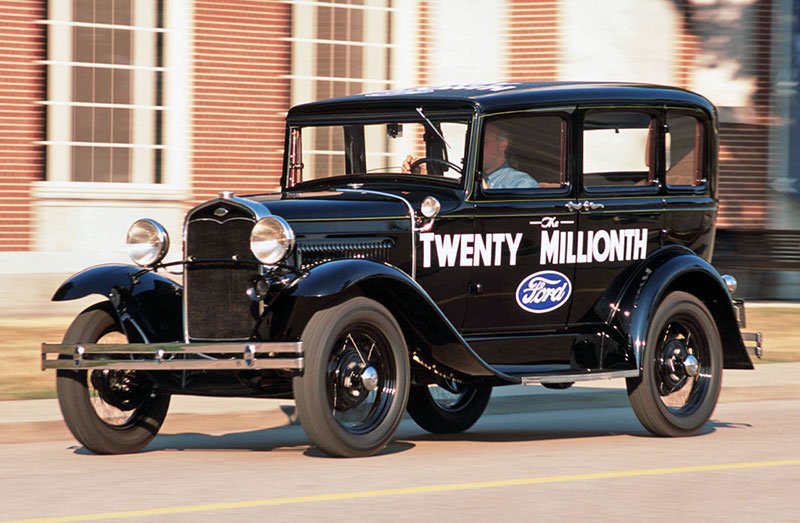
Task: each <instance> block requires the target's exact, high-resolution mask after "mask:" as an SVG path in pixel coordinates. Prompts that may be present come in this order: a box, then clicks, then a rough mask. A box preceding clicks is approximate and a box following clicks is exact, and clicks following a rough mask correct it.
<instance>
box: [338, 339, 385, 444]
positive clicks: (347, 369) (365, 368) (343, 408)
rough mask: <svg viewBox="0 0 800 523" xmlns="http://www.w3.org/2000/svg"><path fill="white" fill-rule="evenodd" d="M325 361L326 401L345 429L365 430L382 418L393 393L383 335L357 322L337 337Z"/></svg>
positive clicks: (377, 423)
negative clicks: (327, 359)
mask: <svg viewBox="0 0 800 523" xmlns="http://www.w3.org/2000/svg"><path fill="white" fill-rule="evenodd" d="M334 347H338V349H336V350H334V351H332V353H331V357H330V359H329V361H328V376H327V389H328V402H329V404H330V407H331V412H332V414H333V417H334V419H335V420H336V421H337V422H338V423H339V424H340V425H341V426H342V427H343V428H344V429H345V430H347V431H349V432H352V433H354V434H364V433H367V432H369V431H371V430H373V429H374V428H375V427H376V426H377V425H379V424H380V423H381V421H383V419H384V418H385V417H386V414H387V412H388V407H389V406H390V405H391V403H392V401H394V398H395V395H396V380H397V376H396V373H395V363H394V359H393V358H394V357H393V355H392V351H391V349H390V347H389V344H388V342H387V341H386V339H385V337H384V336H383V335H382V334H381V333H380V332H378V331H376V330H375V329H374V328H373V327H371V326H370V325H364V324H362V325H357V326H355V327H354V328H353V329H351V330H349V331H348V332H346V333H345V334H344V335H343V336H341V337H340V338H339V339H338V340H336V342H335V344H334Z"/></svg>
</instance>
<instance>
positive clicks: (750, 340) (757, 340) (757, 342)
mask: <svg viewBox="0 0 800 523" xmlns="http://www.w3.org/2000/svg"><path fill="white" fill-rule="evenodd" d="M733 311H734V313H736V323H737V324H739V329H740V330H741V329H744V328H745V327H746V326H747V317H746V316H745V314H744V300H733ZM742 341H744V346H745V348H746V349H747V352H748V353H750V354H752V355H753V356H755V357H756V358H758V359H761V358H762V357H763V356H764V348H763V346H762V343H763V342H764V336H763V335H762V334H761V333H760V332H742Z"/></svg>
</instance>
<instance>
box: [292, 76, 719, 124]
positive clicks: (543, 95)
mask: <svg viewBox="0 0 800 523" xmlns="http://www.w3.org/2000/svg"><path fill="white" fill-rule="evenodd" d="M582 103H606V104H616V103H619V104H626V105H627V104H648V105H650V104H657V105H662V104H663V105H681V106H697V107H701V108H703V109H705V110H706V111H707V112H708V113H709V114H713V113H714V111H715V110H714V106H713V105H712V104H711V102H709V101H708V100H707V99H706V98H704V97H703V96H701V95H699V94H696V93H693V92H691V91H687V90H684V89H680V88H677V87H669V86H663V85H652V84H636V83H611V82H497V83H484V84H451V85H443V86H435V87H412V88H408V89H397V90H391V91H377V92H371V93H363V94H357V95H352V96H343V97H339V98H330V99H327V100H321V101H318V102H312V103H308V104H303V105H298V106H296V107H293V108H292V109H291V110H290V111H289V115H288V117H289V118H290V119H291V118H292V117H303V116H311V115H315V114H319V115H322V114H328V115H330V114H333V113H335V112H340V111H349V110H352V109H354V108H356V107H358V108H363V109H367V110H369V109H377V108H379V107H382V108H383V109H391V108H392V107H397V108H407V107H417V106H420V105H422V106H432V107H442V108H443V107H453V108H456V107H461V108H464V109H468V108H469V109H473V110H474V109H477V110H479V111H482V112H484V111H485V112H491V111H496V110H500V109H513V108H519V107H531V106H539V105H542V106H547V105H558V104H564V105H576V104H582Z"/></svg>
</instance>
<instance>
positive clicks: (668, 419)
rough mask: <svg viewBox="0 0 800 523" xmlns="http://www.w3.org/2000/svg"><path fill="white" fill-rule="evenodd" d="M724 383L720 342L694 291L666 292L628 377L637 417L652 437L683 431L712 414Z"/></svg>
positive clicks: (690, 430)
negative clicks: (637, 365) (637, 368)
mask: <svg viewBox="0 0 800 523" xmlns="http://www.w3.org/2000/svg"><path fill="white" fill-rule="evenodd" d="M721 384H722V342H721V341H720V335H719V331H718V330H717V326H716V323H715V322H714V318H713V317H712V316H711V313H710V312H709V310H708V308H707V307H706V306H705V305H704V304H703V302H701V301H700V300H699V299H697V298H696V297H695V296H693V295H691V294H688V293H685V292H673V293H671V294H669V295H668V296H667V297H666V298H665V299H664V301H662V302H661V304H660V305H659V306H658V309H657V310H656V313H655V315H654V317H653V321H652V323H651V325H650V328H649V329H648V333H647V343H646V345H645V349H644V353H643V355H642V373H641V375H640V376H639V377H636V378H628V380H627V386H628V396H629V398H630V401H631V406H632V407H633V411H634V412H635V413H636V417H637V418H639V421H640V422H641V423H642V425H644V427H645V428H646V429H647V430H648V431H650V432H651V433H652V434H655V435H656V436H687V435H691V434H693V433H695V432H696V431H697V430H698V429H699V428H700V427H702V426H703V425H704V424H705V423H706V421H708V419H709V418H710V417H711V414H712V413H713V412H714V408H715V407H716V405H717V399H718V398H719V392H720V387H721Z"/></svg>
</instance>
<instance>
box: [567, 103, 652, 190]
mask: <svg viewBox="0 0 800 523" xmlns="http://www.w3.org/2000/svg"><path fill="white" fill-rule="evenodd" d="M590 113H640V114H644V115H647V116H649V117H650V119H651V123H652V124H653V139H652V140H651V143H650V158H651V161H650V166H649V167H650V173H651V174H652V179H653V182H654V183H652V184H650V185H602V186H601V185H595V186H587V185H586V183H585V175H584V172H583V165H584V162H583V160H584V158H583V156H584V154H583V153H584V147H583V146H584V144H583V135H584V132H585V122H586V117H587V115H589V114H590ZM578 120H579V124H578V126H577V129H576V134H577V138H576V147H575V165H576V176H577V178H578V179H579V186H580V192H581V194H585V195H587V196H609V195H614V194H618V195H620V196H627V195H637V196H638V195H642V196H655V195H658V194H660V193H661V190H662V186H663V184H664V181H663V172H664V115H663V110H662V109H661V108H653V107H651V106H638V105H628V106H620V105H615V106H582V107H581V110H580V111H579V115H578Z"/></svg>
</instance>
